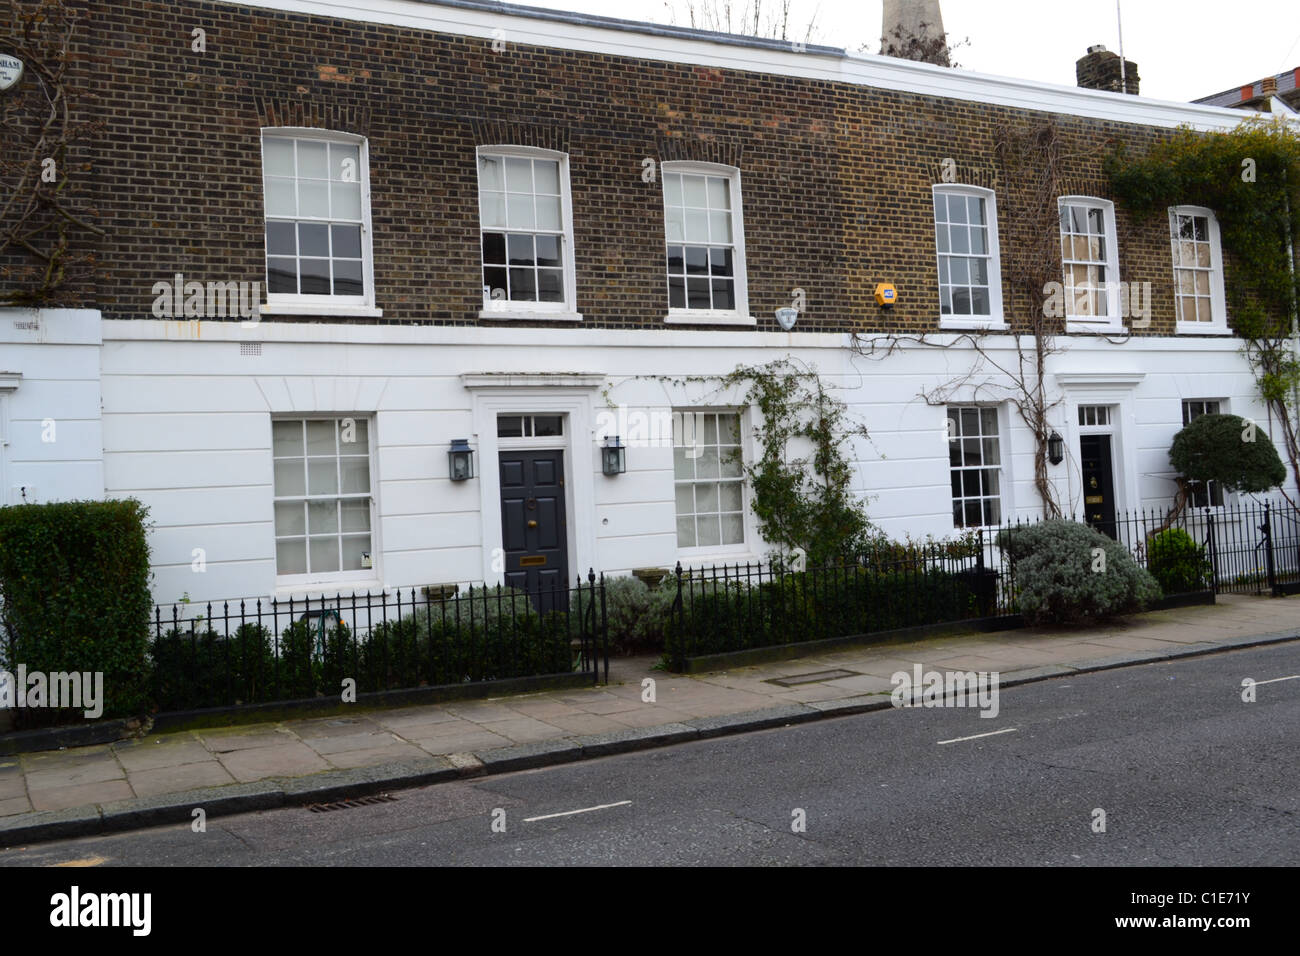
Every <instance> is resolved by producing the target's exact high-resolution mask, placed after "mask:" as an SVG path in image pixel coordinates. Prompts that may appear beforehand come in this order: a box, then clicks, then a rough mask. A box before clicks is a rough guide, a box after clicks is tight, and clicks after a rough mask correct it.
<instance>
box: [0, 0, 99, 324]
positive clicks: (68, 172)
mask: <svg viewBox="0 0 1300 956" xmlns="http://www.w3.org/2000/svg"><path fill="white" fill-rule="evenodd" d="M0 3H2V4H3V5H2V6H0V10H2V11H3V18H4V19H3V29H4V30H5V33H4V35H3V36H0V50H4V51H5V52H9V53H12V54H13V55H14V56H16V57H17V58H18V59H20V60H22V61H23V64H24V75H23V79H22V80H21V82H20V83H19V85H18V86H17V87H16V88H14V89H12V90H9V91H8V92H6V93H4V94H2V95H0V96H2V98H0V141H3V143H4V144H5V145H4V150H3V152H0V261H4V262H5V265H4V266H3V267H0V277H3V278H5V279H18V280H19V284H18V285H17V286H16V287H14V288H12V289H11V290H9V291H7V292H5V293H4V294H3V295H0V302H3V303H6V304H9V305H33V306H34V305H50V304H57V303H58V302H59V301H60V300H61V298H62V297H63V295H64V290H65V287H66V286H67V284H68V283H69V282H73V281H78V280H81V279H84V278H86V277H88V276H89V275H90V274H91V273H92V271H93V269H94V255H93V253H91V252H89V251H85V250H82V249H78V247H77V244H76V243H75V242H74V234H75V232H76V231H78V230H80V231H83V232H89V233H93V234H94V235H97V236H102V235H104V234H105V232H104V230H103V229H102V228H100V227H99V226H98V225H96V224H95V223H93V222H91V221H89V219H88V218H87V217H86V215H85V214H84V212H82V211H80V210H78V209H77V208H76V202H75V199H76V196H77V194H78V188H77V184H78V182H79V179H78V175H77V174H78V173H82V172H85V170H86V169H87V168H88V164H86V165H85V166H77V165H76V164H75V163H74V162H73V157H72V154H71V149H72V147H73V144H74V143H76V142H78V141H80V140H82V139H84V138H86V137H87V136H89V135H90V134H92V133H93V132H94V131H95V130H97V129H98V128H99V126H100V125H101V124H100V123H99V122H98V121H95V120H83V119H81V118H80V116H81V115H82V112H81V109H80V107H81V103H80V97H81V91H80V90H79V89H78V87H77V84H76V83H75V82H74V80H73V77H72V70H73V42H74V36H75V34H76V26H77V20H76V16H75V14H74V13H73V12H72V11H70V10H69V9H68V7H67V5H66V3H65V2H64V0H37V2H35V3H30V2H25V0H0ZM23 260H26V262H25V263H24V262H23ZM15 263H17V264H15Z"/></svg>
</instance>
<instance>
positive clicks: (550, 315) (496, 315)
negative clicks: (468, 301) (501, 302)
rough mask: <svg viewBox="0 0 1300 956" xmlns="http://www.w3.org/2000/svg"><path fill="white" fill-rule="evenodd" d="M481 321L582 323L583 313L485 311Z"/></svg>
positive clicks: (512, 310) (480, 313) (481, 313)
mask: <svg viewBox="0 0 1300 956" xmlns="http://www.w3.org/2000/svg"><path fill="white" fill-rule="evenodd" d="M478 317H479V318H480V319H496V320H498V321H501V322H581V321H582V313H581V312H543V311H539V310H535V309H534V310H530V309H483V310H482V311H480V312H479V314H478Z"/></svg>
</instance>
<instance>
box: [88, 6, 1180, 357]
mask: <svg viewBox="0 0 1300 956" xmlns="http://www.w3.org/2000/svg"><path fill="white" fill-rule="evenodd" d="M87 12H88V14H89V16H88V19H87V22H86V23H85V25H84V27H83V29H85V30H87V31H88V43H87V47H88V49H89V50H90V51H93V52H91V53H89V54H88V61H87V63H88V68H89V71H90V79H91V83H92V85H93V87H94V90H95V92H96V94H97V96H98V100H99V115H100V116H101V117H102V119H103V120H104V128H103V130H102V132H101V133H100V135H99V137H98V141H97V143H96V150H95V154H96V158H95V169H94V176H95V180H94V186H95V189H96V192H97V202H96V203H95V205H96V206H97V209H98V213H99V216H98V221H99V223H100V224H101V225H103V226H104V227H105V228H106V229H107V231H108V237H107V239H105V240H103V241H101V242H99V243H97V244H96V253H97V257H98V262H99V281H98V284H97V289H96V293H95V296H94V299H93V301H87V302H85V303H84V304H87V305H93V306H96V307H98V308H100V309H102V310H103V313H104V316H105V317H106V318H149V317H151V312H150V306H151V304H152V301H153V298H154V296H153V293H152V291H151V290H152V286H153V284H154V283H155V282H157V281H159V280H165V279H169V278H170V277H171V276H172V275H173V274H174V273H176V272H181V273H184V275H185V276H186V278H187V279H198V280H201V281H204V280H222V281H228V280H236V281H238V280H250V281H251V280H264V277H265V271H264V258H263V256H264V240H263V224H264V219H263V197H262V179H261V177H262V168H261V150H260V129H261V127H263V126H267V125H294V126H321V127H325V128H329V129H334V130H341V131H347V132H353V133H357V134H361V135H364V136H366V137H367V138H368V141H369V150H370V152H369V171H370V184H371V211H372V225H373V243H374V281H375V288H376V304H377V305H378V306H379V307H380V308H382V309H383V318H382V319H380V320H378V321H381V322H384V323H398V324H412V323H417V324H420V323H432V324H450V325H474V324H479V323H480V319H479V317H478V314H479V311H480V309H481V294H480V287H481V276H480V272H479V225H478V223H479V219H478V207H477V203H478V197H477V179H476V167H475V152H474V151H475V147H476V146H478V145H484V144H500V143H504V142H509V143H512V144H519V145H529V144H535V145H539V146H546V147H548V148H554V149H562V150H564V151H566V152H567V153H568V154H569V157H570V175H571V183H572V204H573V226H574V243H575V258H576V279H577V308H578V310H579V311H580V312H582V313H583V315H584V320H583V323H582V325H583V326H584V327H594V328H663V327H664V321H663V320H664V315H665V313H666V311H667V302H666V299H667V296H666V291H665V278H664V259H663V250H664V230H663V212H662V208H663V207H662V201H663V194H662V186H661V185H660V184H659V183H658V182H654V183H646V182H643V181H642V178H641V170H642V160H643V159H645V158H653V159H656V160H658V161H661V162H662V161H667V160H672V159H695V160H707V161H714V162H723V163H728V164H734V165H737V166H739V168H740V170H741V184H742V190H743V196H744V229H745V240H746V242H745V261H746V266H747V274H748V286H749V304H750V309H749V311H750V313H751V314H752V315H754V316H755V317H757V320H758V328H759V330H761V331H777V330H778V326H777V324H776V322H775V319H774V318H773V315H772V313H773V310H774V309H777V308H780V307H782V306H785V305H788V304H789V301H790V294H791V290H792V289H794V288H802V289H804V290H805V292H806V294H807V308H806V312H805V313H804V314H803V315H802V316H801V318H800V325H799V328H800V330H802V331H848V330H858V331H908V332H914V333H923V332H935V331H938V329H939V326H938V314H939V293H938V288H937V278H936V262H935V245H934V231H933V213H932V206H931V186H932V185H933V184H934V183H936V182H938V181H939V164H940V162H941V161H942V160H944V159H946V158H951V159H953V160H954V161H955V162H956V164H957V169H958V180H959V181H961V182H970V183H979V184H983V185H987V186H989V187H991V188H993V189H995V190H996V191H997V196H998V205H999V213H1000V215H999V219H1000V222H999V226H1000V240H1001V246H1002V251H1003V262H1004V266H1003V287H1004V288H1003V301H1004V304H1005V305H1004V308H1005V311H1006V314H1007V316H1008V319H1009V320H1010V321H1012V322H1013V323H1014V322H1015V320H1016V318H1017V317H1018V316H1019V317H1023V315H1024V314H1025V310H1027V309H1030V308H1035V309H1036V308H1038V307H1040V305H1041V303H1037V302H1030V301H1028V300H1027V298H1026V296H1024V295H1023V294H1020V293H1017V292H1016V291H1014V290H1012V289H1011V288H1010V285H1009V279H1008V276H1007V269H1006V265H1005V263H1006V258H1007V254H1008V251H1009V249H1010V247H1011V246H1012V245H1013V244H1015V243H1020V242H1025V241H1027V239H1026V232H1028V231H1032V229H1031V227H1032V225H1033V224H1032V223H1029V222H1028V221H1027V220H1025V218H1024V217H1023V216H1019V217H1017V214H1016V206H1017V202H1018V199H1017V196H1018V195H1019V193H1018V188H1019V184H1017V183H1014V182H1008V181H1007V179H1008V175H1007V173H1006V171H1005V169H1004V168H1002V166H1001V164H1000V162H999V159H998V156H997V149H996V145H995V144H996V142H997V138H998V134H999V130H1000V129H1001V128H1003V127H1006V126H1008V125H1013V126H1014V125H1017V124H1033V123H1041V122H1046V121H1051V122H1054V123H1055V124H1056V125H1057V127H1058V128H1059V135H1060V138H1061V141H1062V144H1063V148H1062V159H1063V167H1062V168H1063V176H1062V187H1063V188H1062V190H1061V191H1062V193H1063V194H1072V193H1073V194H1085V195H1098V196H1102V197H1105V196H1106V195H1107V187H1106V184H1105V180H1104V176H1103V173H1102V166H1101V163H1102V159H1103V157H1104V155H1105V154H1106V151H1107V150H1108V149H1109V148H1110V145H1111V144H1112V143H1113V142H1115V141H1118V140H1124V141H1127V142H1129V143H1130V144H1131V145H1132V146H1133V147H1135V148H1139V149H1140V148H1141V147H1142V146H1144V145H1145V144H1147V143H1149V142H1150V141H1151V140H1152V138H1153V137H1155V136H1158V135H1161V131H1160V130H1156V129H1151V128H1147V127H1140V126H1132V125H1124V124H1119V123H1113V122H1105V121H1101V120H1092V119H1086V118H1078V117H1070V116H1063V115H1060V114H1049V113H1046V112H1043V113H1038V112H1032V111H1025V110H1017V109H1013V108H1010V107H1003V106H993V105H986V104H980V103H975V102H970V101H964V100H958V99H943V98H935V97H930V96H921V95H916V94H910V93H902V92H896V91H889V90H881V89H875V88H871V87H866V86H855V85H850V84H841V83H834V84H832V83H828V82H818V81H815V80H810V79H803V78H798V77H789V76H781V75H773V74H764V73H757V72H741V71H730V70H724V69H717V68H712V67H704V66H691V65H683V64H676V63H667V62H658V61H645V60H638V59H631V58H627V57H620V56H614V55H609V54H597V53H586V52H578V51H574V50H559V49H546V48H539V47H530V46H521V45H517V44H514V43H511V42H509V40H508V38H507V42H506V46H505V49H504V50H502V51H501V52H495V51H494V50H493V49H492V44H491V42H490V41H488V40H484V39H481V38H474V37H463V36H452V35H441V34H435V33H430V32H426V31H416V30H409V29H402V28H398V27H390V26H382V25H378V24H363V23H356V22H350V21H342V20H332V19H325V18H320V17H315V16H303V15H299V14H294V13H288V12H279V11H270V10H263V9H255V8H249V7H244V6H240V5H238V4H226V3H208V2H195V0H168V2H165V3H164V2H154V0H122V2H114V3H111V4H109V3H99V2H91V3H90V4H89V8H88V10H87ZM195 27H198V28H202V29H203V30H204V31H206V44H207V50H206V52H203V53H196V52H193V51H192V50H191V30H192V29H193V28H195ZM1117 214H1118V228H1119V237H1118V239H1119V250H1120V265H1121V276H1120V277H1121V278H1122V279H1124V280H1126V281H1137V282H1143V281H1149V282H1151V283H1152V287H1153V293H1154V296H1153V298H1154V303H1153V312H1152V321H1151V325H1150V328H1149V329H1146V330H1142V331H1140V332H1138V333H1136V334H1146V335H1168V334H1172V332H1173V328H1174V312H1173V310H1174V305H1173V296H1172V270H1171V264H1170V255H1169V237H1168V227H1167V224H1166V223H1165V221H1164V220H1163V218H1161V217H1156V218H1154V219H1151V220H1147V221H1143V222H1137V221H1133V220H1132V219H1131V218H1130V217H1129V216H1128V215H1127V214H1126V213H1125V212H1124V210H1122V209H1120V210H1117ZM1052 268H1053V269H1054V274H1055V275H1057V277H1058V278H1059V274H1060V269H1059V262H1058V263H1056V264H1055V265H1054V266H1053V267H1052ZM880 281H890V282H893V283H894V284H895V285H896V286H897V288H898V291H899V302H898V305H897V306H895V307H894V308H893V309H892V311H891V312H883V311H882V310H881V309H880V308H879V307H878V306H877V305H876V304H875V302H874V299H873V291H874V288H875V285H876V283H877V282H880ZM274 318H276V319H277V320H280V319H281V318H282V317H278V316H277V317H274ZM308 318H310V317H308ZM327 321H328V320H327ZM333 321H375V320H370V319H367V320H355V319H348V320H344V319H336V320H333ZM492 324H495V325H500V323H499V322H497V323H492ZM525 324H526V323H525Z"/></svg>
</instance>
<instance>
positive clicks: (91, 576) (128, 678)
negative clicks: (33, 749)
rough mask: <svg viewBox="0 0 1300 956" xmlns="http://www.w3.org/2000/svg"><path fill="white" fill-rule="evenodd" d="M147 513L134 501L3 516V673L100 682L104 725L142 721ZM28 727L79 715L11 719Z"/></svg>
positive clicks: (54, 506)
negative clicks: (89, 676) (21, 669)
mask: <svg viewBox="0 0 1300 956" xmlns="http://www.w3.org/2000/svg"><path fill="white" fill-rule="evenodd" d="M147 517H148V509H147V508H145V507H144V505H142V504H141V503H140V502H138V501H136V500H134V499H125V500H121V501H67V502H55V503H51V504H30V505H15V506H11V507H4V508H0V602H3V608H2V609H0V630H2V631H3V638H4V640H3V648H2V649H0V653H2V654H3V656H4V665H5V669H6V670H9V671H11V672H12V671H13V670H14V669H15V668H16V667H17V666H18V665H19V664H25V665H26V666H27V670H28V671H29V672H31V671H43V672H45V673H46V674H49V673H54V672H59V671H63V672H70V671H81V672H91V673H94V672H102V673H103V675H104V713H103V716H104V717H124V716H135V715H138V714H141V713H143V712H144V710H145V709H146V704H147V697H148V671H147V669H146V659H145V658H146V649H147V647H148V641H149V616H150V614H151V612H152V610H153V600H152V598H151V596H150V594H149V545H148V542H147V541H146V539H145V520H146V518H147ZM17 714H18V720H19V722H20V724H22V725H26V726H32V725H44V724H50V723H57V722H66V721H67V720H68V719H69V718H71V719H75V720H81V719H82V715H81V713H80V712H79V711H66V710H65V711H55V710H27V709H21V710H18V711H17Z"/></svg>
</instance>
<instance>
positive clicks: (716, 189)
mask: <svg viewBox="0 0 1300 956" xmlns="http://www.w3.org/2000/svg"><path fill="white" fill-rule="evenodd" d="M708 192H709V208H710V209H730V208H731V183H730V181H728V180H726V179H722V178H721V177H718V176H710V177H709V186H708Z"/></svg>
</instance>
